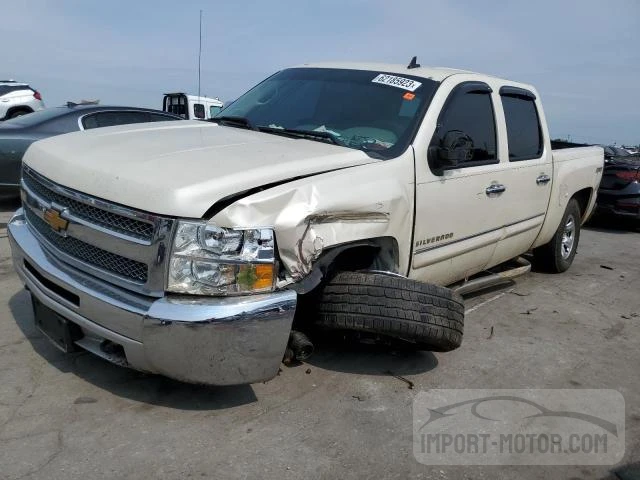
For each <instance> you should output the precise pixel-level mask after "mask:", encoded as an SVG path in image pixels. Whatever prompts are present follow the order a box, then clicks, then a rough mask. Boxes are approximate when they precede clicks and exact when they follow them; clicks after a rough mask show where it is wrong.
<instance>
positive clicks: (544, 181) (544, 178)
mask: <svg viewBox="0 0 640 480" xmlns="http://www.w3.org/2000/svg"><path fill="white" fill-rule="evenodd" d="M550 181H551V177H550V176H549V175H547V174H545V173H543V174H542V175H539V176H538V178H536V183H537V184H538V185H546V184H547V183H549V182H550Z"/></svg>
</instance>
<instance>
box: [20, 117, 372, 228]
mask: <svg viewBox="0 0 640 480" xmlns="http://www.w3.org/2000/svg"><path fill="white" fill-rule="evenodd" d="M376 161H379V160H374V159H372V158H370V157H369V156H367V155H366V154H365V153H364V152H362V151H359V150H353V149H349V148H346V147H340V146H336V145H331V144H326V143H322V142H316V141H312V140H305V139H293V138H287V137H282V136H279V135H271V134H267V133H260V132H255V131H250V130H242V129H238V128H232V127H223V126H218V125H216V124H212V123H207V122H199V121H179V122H158V123H146V124H138V125H125V126H119V127H109V128H98V129H95V130H90V131H85V132H76V133H70V134H67V135H60V136H57V137H52V138H48V139H46V140H41V141H38V142H35V143H34V144H32V145H31V147H29V150H27V152H26V154H25V156H24V162H25V163H26V164H27V165H28V166H29V167H31V168H33V169H34V170H35V171H36V172H38V173H40V174H41V175H44V176H45V177H47V178H49V179H50V180H52V181H54V182H56V183H59V184H61V185H64V186H66V187H69V188H73V189H75V190H78V191H80V192H84V193H87V194H89V195H92V196H95V197H99V198H102V199H105V200H110V201H112V202H116V203H119V204H122V205H126V206H129V207H133V208H137V209H140V210H145V211H147V212H152V213H157V214H162V215H171V216H176V217H191V218H200V217H202V216H203V215H204V214H205V212H207V210H209V208H210V207H211V206H212V205H213V204H214V203H216V202H217V201H219V200H221V199H223V198H225V197H228V196H230V195H234V194H238V193H241V192H245V191H247V190H250V189H253V188H257V187H261V186H264V185H269V184H273V183H278V182H282V181H286V180H289V179H293V178H298V177H301V176H307V175H313V174H317V173H322V172H326V171H331V170H336V169H340V168H346V167H352V166H356V165H362V164H366V163H372V162H376Z"/></svg>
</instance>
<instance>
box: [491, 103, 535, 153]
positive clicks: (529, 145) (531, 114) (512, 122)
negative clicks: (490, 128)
mask: <svg viewBox="0 0 640 480" xmlns="http://www.w3.org/2000/svg"><path fill="white" fill-rule="evenodd" d="M530 95H531V96H528V95H527V94H526V93H525V94H523V95H518V94H501V95H500V98H501V99H502V108H503V109H504V116H505V121H506V123H507V142H508V144H509V161H511V162H517V161H521V160H532V159H535V158H540V157H541V156H542V149H543V145H544V144H543V141H542V129H541V128H540V119H539V118H538V110H537V109H536V102H535V97H533V94H530Z"/></svg>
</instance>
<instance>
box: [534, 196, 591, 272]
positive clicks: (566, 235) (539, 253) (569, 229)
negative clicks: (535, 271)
mask: <svg viewBox="0 0 640 480" xmlns="http://www.w3.org/2000/svg"><path fill="white" fill-rule="evenodd" d="M580 221H581V215H580V207H579V206H578V202H577V201H576V199H575V198H572V199H571V200H569V203H568V204H567V208H566V210H565V211H564V215H563V216H562V221H561V222H560V225H559V226H558V229H557V230H556V233H555V234H554V235H553V238H552V239H551V241H550V242H549V243H547V244H546V245H542V246H541V247H538V248H536V249H535V250H534V251H533V255H534V257H535V261H536V263H537V264H538V265H539V266H540V267H541V268H543V269H544V270H546V271H548V272H553V273H561V272H564V271H566V270H567V269H568V268H569V267H570V266H571V264H572V263H573V258H574V257H575V256H576V251H577V250H578V241H579V240H580Z"/></svg>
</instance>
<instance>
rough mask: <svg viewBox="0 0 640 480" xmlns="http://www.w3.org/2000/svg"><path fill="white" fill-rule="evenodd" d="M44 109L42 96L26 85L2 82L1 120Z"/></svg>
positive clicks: (0, 83)
mask: <svg viewBox="0 0 640 480" xmlns="http://www.w3.org/2000/svg"><path fill="white" fill-rule="evenodd" d="M43 108H44V102H43V101H42V96H41V95H40V93H39V92H38V91H37V90H34V89H33V88H31V87H30V86H29V85H27V84H26V83H19V82H16V81H15V80H0V120H7V119H9V118H14V117H19V116H20V115H26V114H27V113H31V112H36V111H38V110H42V109H43Z"/></svg>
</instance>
